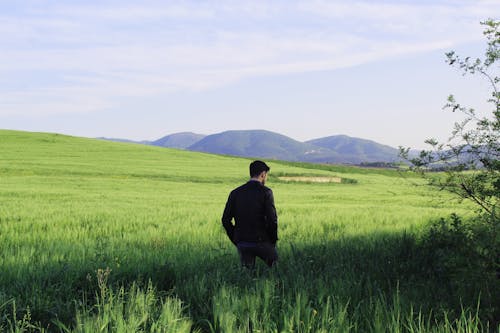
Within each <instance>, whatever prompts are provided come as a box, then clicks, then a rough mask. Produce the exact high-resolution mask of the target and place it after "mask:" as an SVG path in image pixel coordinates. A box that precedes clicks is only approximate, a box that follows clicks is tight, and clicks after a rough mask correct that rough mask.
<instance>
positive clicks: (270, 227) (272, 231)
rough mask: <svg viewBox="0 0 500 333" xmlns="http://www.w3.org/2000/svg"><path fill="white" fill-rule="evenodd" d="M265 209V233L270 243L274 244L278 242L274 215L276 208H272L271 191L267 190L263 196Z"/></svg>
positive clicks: (275, 216)
mask: <svg viewBox="0 0 500 333" xmlns="http://www.w3.org/2000/svg"><path fill="white" fill-rule="evenodd" d="M265 209H266V221H267V226H266V228H267V233H268V235H269V238H270V239H271V242H272V243H273V244H276V241H277V240H278V215H277V213H276V207H275V206H274V196H273V191H272V190H271V189H268V190H267V191H266V196H265Z"/></svg>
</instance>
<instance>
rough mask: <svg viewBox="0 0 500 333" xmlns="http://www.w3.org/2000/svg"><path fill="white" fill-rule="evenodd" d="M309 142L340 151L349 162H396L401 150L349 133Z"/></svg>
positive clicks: (342, 156)
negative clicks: (354, 136)
mask: <svg viewBox="0 0 500 333" xmlns="http://www.w3.org/2000/svg"><path fill="white" fill-rule="evenodd" d="M307 143H309V144H312V145H315V146H318V147H322V148H326V149H329V150H332V151H335V152H336V153H338V154H339V155H340V156H341V158H342V160H343V161H345V162H347V163H356V164H357V163H363V162H394V161H396V160H397V159H398V153H399V150H398V149H396V148H392V147H389V146H386V145H382V144H380V143H377V142H375V141H371V140H366V139H360V138H353V137H350V136H347V135H334V136H329V137H325V138H320V139H315V140H310V141H307Z"/></svg>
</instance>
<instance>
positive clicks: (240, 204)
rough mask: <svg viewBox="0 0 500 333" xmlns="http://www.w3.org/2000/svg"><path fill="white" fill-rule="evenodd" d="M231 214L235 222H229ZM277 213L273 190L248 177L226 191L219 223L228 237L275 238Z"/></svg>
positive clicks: (251, 240)
mask: <svg viewBox="0 0 500 333" xmlns="http://www.w3.org/2000/svg"><path fill="white" fill-rule="evenodd" d="M233 217H234V220H235V225H234V226H233V225H232V224H231V219H232V218H233ZM276 221H277V216H276V208H275V206H274V197H273V192H272V190H271V189H270V188H268V187H266V186H264V185H262V184H261V183H260V182H258V181H254V180H251V181H249V182H247V183H246V184H244V185H242V186H240V187H238V188H236V189H235V190H233V191H232V192H231V194H230V195H229V199H228V201H227V203H226V207H225V209H224V214H223V216H222V223H223V225H224V228H226V231H227V230H228V229H230V230H232V231H229V232H228V234H232V237H231V235H230V237H231V238H232V241H233V242H234V243H238V242H240V241H245V242H272V243H274V242H276V239H277V232H276V231H277V225H276Z"/></svg>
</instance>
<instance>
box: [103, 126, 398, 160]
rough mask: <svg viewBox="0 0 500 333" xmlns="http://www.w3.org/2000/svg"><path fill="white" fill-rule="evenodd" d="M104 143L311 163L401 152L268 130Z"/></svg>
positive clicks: (385, 157)
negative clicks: (299, 136) (305, 139)
mask: <svg viewBox="0 0 500 333" xmlns="http://www.w3.org/2000/svg"><path fill="white" fill-rule="evenodd" d="M100 139H104V140H110V141H117V142H130V143H141V144H147V145H153V146H159V147H167V148H177V149H186V150H192V151H198V152H205V153H212V154H221V155H232V156H241V157H257V158H268V159H277V160H286V161H291V162H310V163H336V164H362V163H374V162H383V163H392V162H394V161H397V160H398V152H399V151H398V149H396V148H392V147H389V146H386V145H382V144H379V143H377V142H374V141H371V140H366V139H360V138H353V137H349V136H346V135H335V136H330V137H325V138H319V139H315V140H310V141H306V142H300V141H297V140H294V139H292V138H290V137H287V136H285V135H282V134H279V133H274V132H270V131H266V130H239V131H225V132H222V133H217V134H212V135H208V136H206V135H202V134H196V133H191V132H182V133H174V134H169V135H167V136H164V137H162V138H160V139H158V140H155V141H140V142H139V141H131V140H126V139H107V138H100Z"/></svg>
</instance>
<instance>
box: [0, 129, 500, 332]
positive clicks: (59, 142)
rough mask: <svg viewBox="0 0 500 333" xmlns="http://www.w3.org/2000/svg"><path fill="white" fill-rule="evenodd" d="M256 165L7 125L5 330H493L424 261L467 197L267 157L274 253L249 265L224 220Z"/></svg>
mask: <svg viewBox="0 0 500 333" xmlns="http://www.w3.org/2000/svg"><path fill="white" fill-rule="evenodd" d="M249 162H250V161H249V160H247V159H242V158H232V157H224V156H215V155H209V154H201V153H193V152H187V151H179V150H171V149H165V148H157V147H151V146H142V145H134V144H123V143H114V142H106V141H99V140H92V139H84V138H76V137H68V136H63V135H57V134H43V133H27V132H17V131H6V130H0V331H6V332H30V331H36V332H38V331H49V332H52V331H54V332H59V331H63V332H135V331H137V332H140V331H147V332H149V331H151V332H190V331H200V332H429V331H435V332H450V331H452V332H455V331H456V332H479V331H488V330H489V331H497V330H498V327H492V325H496V324H492V323H493V322H489V321H488V318H489V317H488V315H485V316H482V315H481V314H482V313H483V312H484V313H487V314H488V313H490V314H491V313H495V312H494V311H496V310H498V309H493V310H491V309H489V308H488V309H486V308H484V307H486V306H487V305H483V303H482V302H481V301H480V300H479V296H480V295H479V291H477V292H476V291H475V290H471V296H470V297H468V298H466V299H465V297H464V295H462V294H460V293H457V292H456V291H455V290H453V289H452V288H449V286H448V285H447V284H446V283H444V282H443V281H437V280H434V279H431V278H429V276H430V275H428V274H424V273H423V272H424V271H425V267H421V266H419V265H417V264H416V263H418V262H421V261H419V260H418V258H417V257H418V251H415V249H417V248H418V247H417V243H418V237H419V234H420V233H421V231H422V229H423V228H424V226H425V225H426V224H427V223H428V222H429V221H431V220H436V219H438V218H440V217H444V216H447V215H449V214H450V213H452V212H456V213H458V214H461V215H464V216H467V215H470V214H471V213H472V207H471V206H470V205H468V204H467V203H458V202H457V201H455V200H453V197H452V196H450V195H449V194H447V193H444V192H437V191H434V190H432V189H429V188H428V187H426V186H424V183H423V182H422V181H421V180H420V179H419V178H417V177H414V176H412V175H411V174H407V173H405V174H401V173H398V172H397V171H390V170H366V169H357V168H349V167H334V166H329V167H318V166H311V165H307V164H292V163H284V162H278V161H269V165H270V166H271V177H270V179H269V183H268V186H270V187H271V188H272V189H273V191H274V195H275V201H276V206H277V210H278V215H279V238H280V240H279V241H278V252H279V255H280V261H279V264H278V267H277V268H276V269H273V270H271V271H269V270H267V268H265V267H264V265H260V266H258V267H257V270H256V271H255V272H248V271H245V270H242V269H241V268H240V267H239V261H238V257H237V253H236V250H235V248H234V247H233V245H232V244H231V243H230V242H229V240H228V239H227V237H226V235H225V233H224V231H223V228H222V226H221V223H220V217H221V214H222V210H223V208H224V204H225V201H226V199H227V196H228V194H229V192H230V190H232V189H233V188H234V187H236V186H238V185H240V184H241V183H243V182H245V181H246V180H247V178H248V176H247V174H248V171H247V170H248V164H249ZM273 175H274V176H273ZM276 175H308V176H332V177H341V178H343V179H346V180H348V181H346V182H344V183H340V184H337V183H327V184H319V183H318V184H316V183H294V182H284V181H280V180H279V179H278V178H277V176H276ZM488 306H489V305H488ZM490 307H491V306H490ZM492 311H493V312H492ZM490 317H491V315H490Z"/></svg>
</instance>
